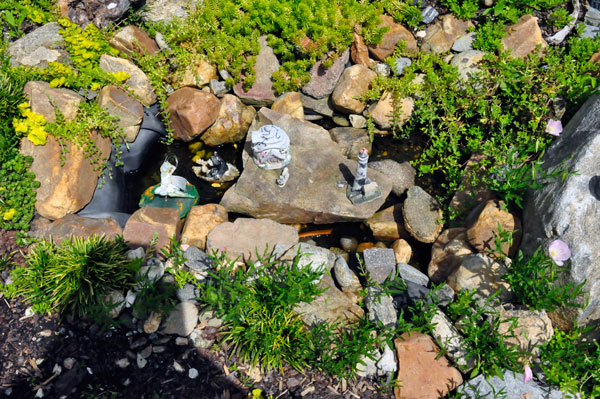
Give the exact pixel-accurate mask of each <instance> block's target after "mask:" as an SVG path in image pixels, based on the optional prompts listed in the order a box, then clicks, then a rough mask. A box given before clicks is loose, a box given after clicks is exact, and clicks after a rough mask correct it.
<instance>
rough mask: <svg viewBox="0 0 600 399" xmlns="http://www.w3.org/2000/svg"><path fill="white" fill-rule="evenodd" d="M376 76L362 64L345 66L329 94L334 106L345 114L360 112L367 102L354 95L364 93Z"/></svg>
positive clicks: (358, 95)
mask: <svg viewBox="0 0 600 399" xmlns="http://www.w3.org/2000/svg"><path fill="white" fill-rule="evenodd" d="M376 77H377V74H376V73H375V72H373V71H372V70H370V69H369V68H367V67H366V66H364V65H352V66H351V67H348V68H346V69H345V70H344V72H343V73H342V76H341V77H340V80H339V81H338V83H337V85H336V86H335V89H334V90H333V93H332V95H331V99H332V101H333V104H334V106H335V108H336V109H337V110H338V111H341V112H344V113H346V114H360V113H361V112H362V111H363V110H364V109H365V106H366V105H367V104H366V103H365V102H363V101H360V100H358V99H356V97H360V96H362V95H364V94H365V93H366V92H367V91H368V90H369V88H370V86H371V82H372V81H373V80H375V78H376Z"/></svg>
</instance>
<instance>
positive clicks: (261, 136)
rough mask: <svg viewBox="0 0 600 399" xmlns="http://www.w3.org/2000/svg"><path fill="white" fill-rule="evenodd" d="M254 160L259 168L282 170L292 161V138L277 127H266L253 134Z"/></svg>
mask: <svg viewBox="0 0 600 399" xmlns="http://www.w3.org/2000/svg"><path fill="white" fill-rule="evenodd" d="M251 140H252V144H251V147H252V158H253V159H254V162H255V163H256V165H257V166H258V167H259V168H262V169H281V168H284V167H285V166H287V165H288V164H289V163H290V160H291V159H292V154H291V153H290V138H289V137H288V135H287V134H286V132H284V131H283V129H281V128H279V127H277V126H275V125H264V126H263V127H261V128H260V129H258V130H255V131H253V132H252V133H251Z"/></svg>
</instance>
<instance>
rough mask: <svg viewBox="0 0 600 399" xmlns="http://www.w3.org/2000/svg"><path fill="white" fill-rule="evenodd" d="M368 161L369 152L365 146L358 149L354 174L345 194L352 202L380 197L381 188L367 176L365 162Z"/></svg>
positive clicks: (367, 200) (360, 202)
mask: <svg viewBox="0 0 600 399" xmlns="http://www.w3.org/2000/svg"><path fill="white" fill-rule="evenodd" d="M368 163H369V152H368V151H367V149H366V148H363V149H362V150H360V152H359V154H358V163H357V164H356V174H355V175H354V182H353V183H352V186H350V185H349V186H348V189H347V190H346V195H347V197H348V199H349V200H350V201H352V203H353V204H362V203H363V202H369V201H373V200H374V199H376V198H379V197H381V190H380V189H379V186H378V185H377V183H375V182H373V181H371V180H369V179H368V178H367V164H368Z"/></svg>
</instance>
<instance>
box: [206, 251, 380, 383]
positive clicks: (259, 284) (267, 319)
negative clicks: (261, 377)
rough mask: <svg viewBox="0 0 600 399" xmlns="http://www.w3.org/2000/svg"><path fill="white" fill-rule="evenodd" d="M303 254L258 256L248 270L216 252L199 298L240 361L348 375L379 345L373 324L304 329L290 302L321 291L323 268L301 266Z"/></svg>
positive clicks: (350, 322) (339, 324)
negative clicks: (218, 319)
mask: <svg viewBox="0 0 600 399" xmlns="http://www.w3.org/2000/svg"><path fill="white" fill-rule="evenodd" d="M301 256H302V255H300V254H297V256H296V257H295V258H294V260H293V261H291V262H287V261H276V260H274V259H273V258H272V257H268V256H262V257H260V258H259V260H258V262H250V263H249V264H248V270H246V271H244V270H242V269H241V268H238V269H237V270H234V263H233V262H227V261H226V260H225V257H224V256H220V257H219V258H217V272H215V273H213V274H212V276H211V277H212V278H211V279H210V280H209V282H208V283H206V285H205V286H204V287H203V294H202V298H201V300H202V301H203V302H204V303H206V304H207V305H208V306H209V307H210V308H212V309H214V310H215V312H216V313H217V315H218V316H219V317H221V318H222V319H223V321H224V324H223V327H222V330H221V336H222V339H223V341H225V342H228V343H229V344H230V345H231V347H232V350H233V351H234V352H235V353H237V354H238V355H239V356H240V358H241V359H242V361H249V362H250V363H252V364H254V365H256V364H258V363H260V365H261V367H262V368H263V369H282V368H283V365H284V364H285V363H286V364H289V365H290V366H292V367H294V368H296V369H297V370H301V371H302V370H303V369H304V368H305V367H312V368H314V369H318V370H322V371H325V372H327V373H330V374H335V375H339V376H346V377H350V376H352V375H353V374H354V372H355V368H356V365H357V363H358V361H359V359H360V357H361V356H363V355H367V356H373V355H372V354H371V352H373V351H374V350H375V349H376V348H377V346H376V345H377V343H378V342H379V339H375V338H374V337H373V336H372V331H373V330H374V329H375V328H376V324H375V323H371V322H369V321H367V320H359V321H348V322H346V323H337V324H331V323H322V324H316V325H314V326H312V327H311V328H307V327H306V326H305V324H304V322H303V320H302V318H301V317H300V316H299V315H298V314H297V313H296V312H295V311H294V307H295V306H296V305H297V304H299V303H301V302H311V301H312V300H314V299H315V298H316V297H317V296H318V295H319V294H320V293H322V292H323V291H322V290H321V289H320V288H319V286H318V284H316V281H318V280H319V279H320V277H321V275H322V273H323V269H322V268H315V267H314V266H313V265H307V266H303V267H300V266H299V261H300V258H301Z"/></svg>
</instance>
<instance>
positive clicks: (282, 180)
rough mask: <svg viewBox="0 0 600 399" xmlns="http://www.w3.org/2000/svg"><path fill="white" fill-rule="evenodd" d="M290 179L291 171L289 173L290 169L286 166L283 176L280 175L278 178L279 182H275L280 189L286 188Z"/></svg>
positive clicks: (282, 172)
mask: <svg viewBox="0 0 600 399" xmlns="http://www.w3.org/2000/svg"><path fill="white" fill-rule="evenodd" d="M289 178H290V171H289V169H288V168H287V166H286V167H285V168H283V170H282V171H281V174H280V175H279V177H278V178H277V180H276V181H275V183H277V185H278V186H279V187H284V186H285V183H287V181H288V179H289Z"/></svg>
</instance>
